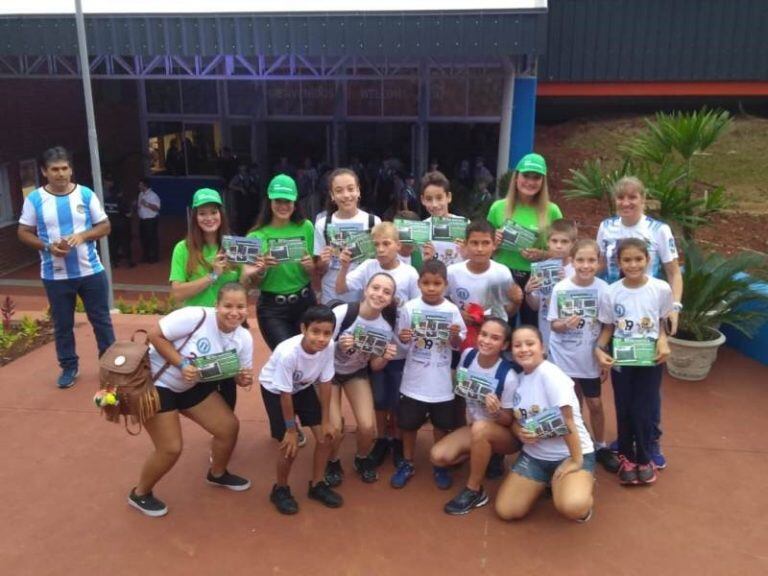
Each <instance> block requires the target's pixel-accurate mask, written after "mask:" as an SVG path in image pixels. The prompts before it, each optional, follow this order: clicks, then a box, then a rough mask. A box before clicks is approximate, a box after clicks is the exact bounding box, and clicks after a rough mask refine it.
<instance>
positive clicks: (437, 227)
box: [432, 216, 468, 242]
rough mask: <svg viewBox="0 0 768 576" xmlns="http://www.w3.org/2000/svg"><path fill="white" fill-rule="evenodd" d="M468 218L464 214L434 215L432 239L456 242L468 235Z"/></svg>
mask: <svg viewBox="0 0 768 576" xmlns="http://www.w3.org/2000/svg"><path fill="white" fill-rule="evenodd" d="M467 224H468V220H467V219H466V218H464V217H463V216H446V217H441V216H433V217H432V240H440V241H443V242H454V241H456V240H464V239H466V237H467Z"/></svg>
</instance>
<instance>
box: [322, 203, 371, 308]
mask: <svg viewBox="0 0 768 576" xmlns="http://www.w3.org/2000/svg"><path fill="white" fill-rule="evenodd" d="M369 220H370V218H369V215H368V212H365V211H364V210H358V211H357V214H355V215H354V216H353V217H352V218H340V217H339V216H338V212H334V213H333V214H332V215H331V224H334V225H336V226H338V227H339V229H340V230H342V231H356V232H357V231H360V230H368V224H369ZM373 221H374V225H375V224H379V223H380V222H381V218H379V217H378V216H374V217H373ZM327 225H328V222H327V216H320V217H318V219H317V221H316V224H315V256H319V255H320V253H321V252H322V251H323V250H324V249H325V247H326V246H327V243H326V241H325V235H326V226H327ZM328 233H330V231H328ZM329 235H330V234H329ZM357 266H358V263H356V262H353V263H352V264H350V266H349V270H350V271H351V270H354V269H355V268H357ZM340 267H341V265H340V263H339V258H338V256H336V255H334V256H332V257H331V261H330V263H329V265H328V270H327V271H326V273H325V274H324V275H323V278H322V280H321V285H322V296H321V300H322V303H323V304H327V303H328V302H330V301H331V300H343V301H344V302H359V301H360V297H361V294H360V291H359V290H351V289H350V290H348V291H347V292H346V293H344V294H337V293H336V277H337V276H338V275H339V268H340Z"/></svg>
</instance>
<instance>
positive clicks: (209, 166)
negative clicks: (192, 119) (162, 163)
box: [183, 122, 221, 174]
mask: <svg viewBox="0 0 768 576" xmlns="http://www.w3.org/2000/svg"><path fill="white" fill-rule="evenodd" d="M183 149H184V154H185V156H186V159H187V173H188V174H216V172H217V170H218V166H217V160H218V158H217V156H216V151H217V150H220V149H221V130H220V127H219V124H218V123H217V122H214V123H210V124H209V123H206V124H184V144H183Z"/></svg>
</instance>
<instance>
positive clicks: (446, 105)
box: [429, 78, 467, 116]
mask: <svg viewBox="0 0 768 576" xmlns="http://www.w3.org/2000/svg"><path fill="white" fill-rule="evenodd" d="M429 113H430V115H431V116H466V114H467V81H466V79H464V78H432V79H431V80H430V84H429Z"/></svg>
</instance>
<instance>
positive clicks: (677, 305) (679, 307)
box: [672, 302, 683, 312]
mask: <svg viewBox="0 0 768 576" xmlns="http://www.w3.org/2000/svg"><path fill="white" fill-rule="evenodd" d="M682 309H683V304H682V303H681V302H672V311H673V312H681V311H682Z"/></svg>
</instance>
